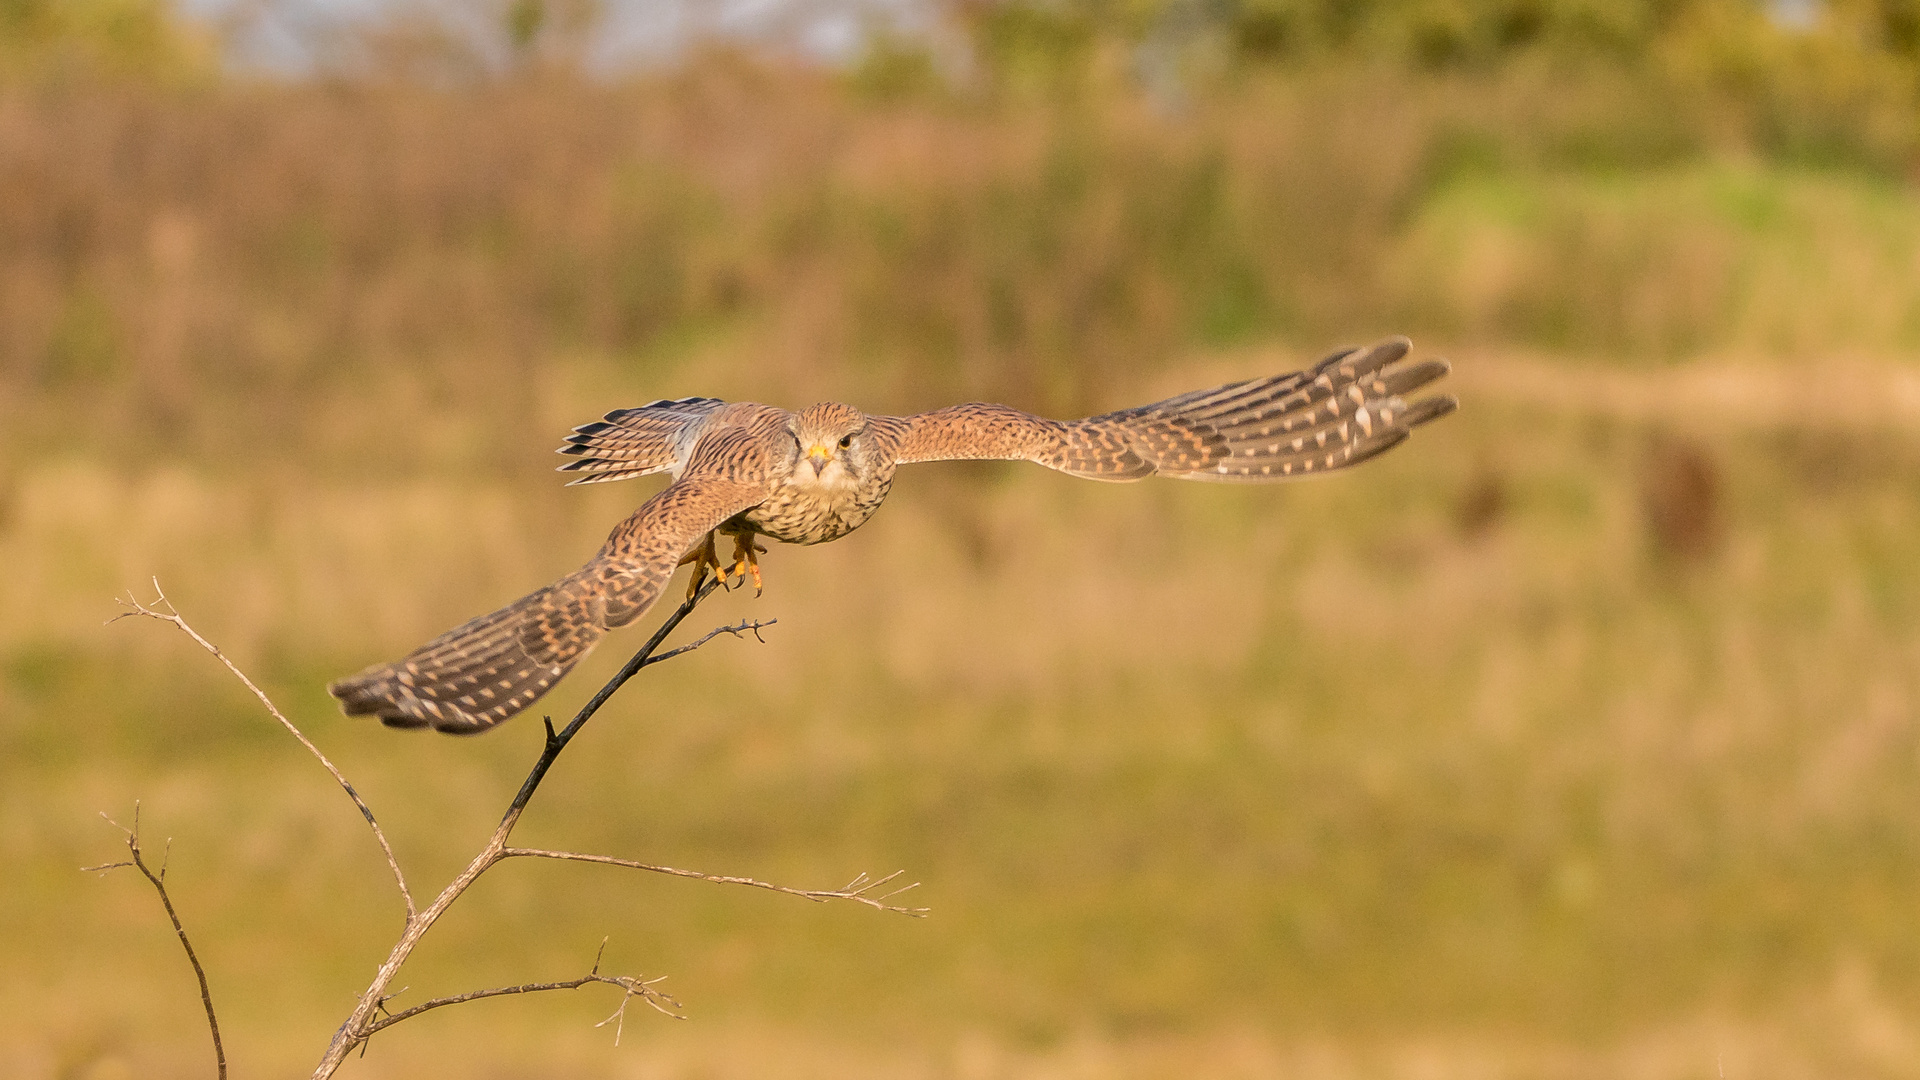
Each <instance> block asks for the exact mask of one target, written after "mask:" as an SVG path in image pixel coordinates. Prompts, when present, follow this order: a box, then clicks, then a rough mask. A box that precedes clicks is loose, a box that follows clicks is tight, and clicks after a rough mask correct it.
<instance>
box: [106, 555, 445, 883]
mask: <svg viewBox="0 0 1920 1080" xmlns="http://www.w3.org/2000/svg"><path fill="white" fill-rule="evenodd" d="M153 591H154V594H155V595H156V596H158V597H159V600H158V601H157V603H161V604H165V605H166V607H167V610H166V611H158V610H156V609H154V608H151V607H148V606H147V605H145V604H142V603H141V602H140V601H139V600H137V599H135V598H134V595H133V592H132V590H128V592H127V597H126V599H124V600H122V601H120V603H121V604H122V605H123V606H125V607H127V608H128V609H129V610H127V611H123V612H121V613H120V614H118V615H115V616H114V617H113V618H111V619H108V620H107V622H109V623H114V622H118V621H119V620H121V619H125V618H128V617H130V616H134V615H144V616H146V617H147V618H149V619H159V620H160V621H161V622H170V623H172V624H173V625H175V626H177V627H179V628H180V629H181V630H182V631H184V632H185V633H186V635H187V636H188V637H190V638H192V639H193V640H195V641H197V642H199V643H200V647H201V648H203V649H205V650H207V651H208V652H210V653H212V654H213V655H214V658H215V659H217V660H219V661H220V662H221V663H222V664H225V665H226V666H227V670H228V671H231V672H233V676H234V678H236V679H239V680H240V682H241V683H243V684H244V685H245V686H246V688H247V689H249V690H251V691H253V696H254V697H257V698H259V699H260V704H262V705H265V706H266V707H267V712H269V713H271V714H273V718H274V719H275V720H278V721H280V726H281V727H283V728H286V729H287V731H288V732H289V733H290V734H292V735H293V737H294V738H296V739H298V740H300V745H301V746H304V747H306V748H307V752H308V753H310V754H312V755H313V756H314V757H316V758H319V759H320V764H322V765H324V766H326V769H327V772H328V773H330V774H332V776H333V779H334V781H335V782H336V783H338V784H339V785H340V788H341V790H343V791H345V792H346V793H347V798H349V799H352V800H353V805H355V806H357V807H359V808H360V816H361V817H363V818H366V819H367V827H368V828H370V829H372V830H373V838H374V839H375V840H377V841H379V842H380V851H381V853H382V854H384V855H385V856H386V857H387V869H389V870H391V871H393V883H394V884H395V885H397V886H399V888H400V899H401V900H403V901H404V902H405V903H406V905H407V919H408V920H409V921H411V920H412V919H413V917H414V914H415V911H414V905H413V893H412V892H411V891H410V890H409V889H408V888H407V876H406V875H405V874H403V873H401V872H400V860H398V859H396V858H394V856H393V845H391V844H389V843H387V834H386V833H385V832H383V831H381V829H380V823H379V822H378V821H375V820H374V819H373V811H372V810H371V809H370V808H368V806H367V801H366V800H365V799H362V798H361V797H360V793H359V792H358V791H355V790H354V789H353V785H352V784H351V783H349V782H348V781H347V778H346V775H345V774H344V773H342V772H341V771H340V770H339V769H338V768H335V767H334V764H333V762H332V761H330V760H328V759H327V755H325V754H323V753H321V752H320V748H319V747H317V746H315V745H313V740H311V739H309V738H307V736H306V733H305V732H303V731H301V730H300V729H299V728H298V727H295V726H294V723H293V721H291V720H289V719H287V717H286V714H284V713H282V712H281V711H280V709H279V707H278V706H276V705H275V704H274V703H273V699H271V698H269V697H267V695H266V692H265V691H263V690H261V689H260V688H259V687H258V686H255V685H254V684H253V680H252V679H249V678H247V674H246V672H244V671H241V670H240V669H239V668H238V667H236V666H235V665H234V662H233V661H231V660H229V659H227V654H226V653H223V652H221V651H220V647H219V646H218V645H215V644H214V643H213V642H211V641H208V640H207V639H206V638H203V637H201V636H200V632H199V631H198V630H195V629H194V628H193V627H191V626H188V625H187V620H185V619H183V618H181V617H180V612H179V610H178V609H176V608H175V607H174V606H173V601H171V600H169V599H167V594H166V593H165V592H164V591H162V590H161V588H160V579H159V578H154V579H153Z"/></svg>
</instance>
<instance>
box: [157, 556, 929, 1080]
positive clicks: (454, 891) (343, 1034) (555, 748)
mask: <svg viewBox="0 0 1920 1080" xmlns="http://www.w3.org/2000/svg"><path fill="white" fill-rule="evenodd" d="M721 587H722V585H721V582H720V581H719V579H718V578H713V579H709V580H707V581H705V582H703V583H702V584H701V585H700V587H699V588H698V589H697V590H696V591H695V592H694V593H693V594H692V595H690V596H688V597H687V599H686V602H684V603H682V604H681V605H680V606H679V607H678V608H676V609H675V610H674V612H673V613H672V614H671V615H669V616H667V618H666V620H665V621H664V622H662V623H661V624H660V627H659V628H658V629H657V630H656V631H655V632H654V634H653V636H652V637H650V638H648V639H647V642H646V644H644V645H642V646H641V647H640V651H639V652H637V653H635V654H634V655H633V657H632V658H631V659H630V660H628V661H627V663H626V664H625V665H624V666H623V667H622V668H621V669H620V671H619V672H618V673H616V674H615V675H614V677H613V678H612V679H611V680H610V681H608V683H607V684H606V685H605V686H603V687H601V688H600V690H599V692H598V693H596V694H594V696H593V697H592V699H591V700H589V701H588V702H587V703H586V705H584V706H582V707H581V709H580V711H579V712H578V713H576V714H575V715H574V718H573V720H572V721H571V722H570V723H568V724H567V726H566V727H565V728H563V729H561V730H560V731H558V732H556V731H554V729H553V719H552V717H546V718H545V722H546V728H547V738H546V744H545V746H544V748H543V749H542V751H541V754H540V759H539V760H538V761H536V762H535V763H534V766H533V769H532V771H531V772H529V773H528V774H527V779H526V781H525V782H524V783H522V784H521V786H520V790H519V792H518V793H516V794H515V795H514V797H513V801H512V802H511V803H510V804H509V805H508V807H507V812H506V814H505V815H504V816H503V817H502V818H501V820H500V824H499V826H498V827H497V828H495V830H494V833H493V836H492V838H491V839H489V840H488V842H487V845H486V847H485V848H483V849H482V850H481V852H480V854H479V855H477V856H476V857H475V858H474V860H473V861H472V862H471V863H469V864H468V865H467V868H466V869H465V870H463V871H461V873H460V874H459V876H458V877H456V878H454V880H453V881H452V882H450V883H449V884H448V885H447V887H446V888H445V889H443V890H441V892H440V894H439V895H438V896H436V897H435V898H434V900H433V902H432V903H431V904H429V905H428V906H427V907H426V908H425V909H424V910H420V909H416V907H415V905H414V901H413V896H412V894H411V893H410V892H408V890H407V885H406V878H405V876H404V875H402V874H401V872H400V864H399V862H398V861H397V860H396V859H395V858H394V856H393V849H392V847H391V846H390V845H389V844H388V843H387V838H386V835H385V833H383V832H382V831H381V829H380V825H379V823H378V822H377V821H375V820H374V817H373V812H372V810H370V809H368V807H367V804H366V802H365V801H364V800H362V799H361V798H360V795H359V793H358V792H356V791H355V790H354V789H353V785H352V784H350V783H348V782H347V779H346V777H345V776H344V775H342V774H341V772H340V770H339V769H337V768H335V767H334V765H333V763H332V762H331V761H329V760H327V757H326V755H325V754H322V753H321V752H320V749H319V748H318V747H316V746H314V745H313V743H312V742H311V741H310V740H308V739H307V737H306V735H305V734H304V733H302V732H301V731H300V729H299V728H297V727H295V726H294V724H293V722H292V721H290V720H288V719H287V718H286V716H285V715H284V714H282V713H281V712H280V710H279V709H278V708H276V707H275V706H274V704H273V702H272V701H271V700H270V699H269V698H268V697H267V695H266V694H265V693H264V692H262V691H261V690H260V688H259V687H257V686H255V685H254V683H253V680H251V679H249V678H247V676H246V674H245V673H244V672H242V671H241V670H240V669H239V668H238V667H236V666H235V665H234V663H233V661H231V660H229V659H227V657H226V655H225V654H224V653H222V652H221V651H220V649H219V648H218V647H216V646H215V645H214V644H213V643H211V642H209V641H208V640H207V639H206V638H204V637H201V636H200V634H199V633H198V632H197V631H195V630H194V629H193V627H191V626H189V625H187V622H186V620H185V619H183V618H181V616H180V614H179V612H178V611H177V610H174V608H173V604H172V602H171V601H169V600H167V598H166V594H165V593H163V592H161V591H160V583H159V581H157V580H156V581H155V582H154V591H155V592H156V594H158V595H159V598H160V600H159V602H160V603H164V604H166V606H167V609H168V610H167V611H164V612H163V611H158V610H155V609H153V608H150V607H148V606H146V605H143V604H141V603H140V602H139V601H137V600H134V599H132V598H131V597H129V598H128V599H127V600H125V601H122V602H123V603H125V604H126V605H127V606H128V607H129V608H131V609H132V610H130V611H128V612H126V614H127V615H144V616H147V617H149V618H154V619H159V620H161V621H163V622H170V623H173V624H174V625H175V626H177V627H179V628H180V629H181V630H182V631H184V632H185V633H186V634H187V635H188V636H189V637H191V638H192V639H193V640H194V641H196V642H198V643H199V644H200V646H201V647H202V648H204V649H206V650H207V651H208V652H210V653H212V654H213V655H214V656H215V657H216V658H217V659H219V661H220V662H221V663H222V664H225V665H226V667H227V670H228V671H231V672H233V674H234V676H235V677H236V678H238V679H239V680H240V681H241V682H242V683H243V684H244V685H245V686H246V687H247V689H249V690H251V691H253V694H254V696H255V697H257V698H259V699H260V701H261V703H262V704H264V705H265V706H266V707H267V711H268V712H269V713H271V714H272V715H273V717H274V719H276V720H278V721H279V722H280V724H281V725H282V726H283V727H285V728H286V729H287V730H288V731H289V732H291V733H292V734H293V736H294V738H296V739H298V740H300V744H301V745H302V746H305V747H306V748H307V749H308V750H309V751H310V752H311V753H312V754H313V755H314V757H316V758H318V759H319V760H320V763H321V764H322V765H324V766H326V769H327V771H328V772H329V773H330V774H332V776H333V778H334V780H336V781H337V782H338V783H339V784H340V787H341V788H342V789H343V790H344V791H346V793H347V795H348V797H350V798H351V799H352V800H353V803H354V805H355V806H357V807H359V809H360V814H361V816H362V817H364V818H365V819H366V821H367V824H368V826H369V827H371V828H372V830H373V834H374V837H375V838H376V839H377V840H378V841H379V843H380V848H381V850H382V851H383V852H385V853H386V856H387V865H388V867H389V869H391V870H392V871H393V877H394V882H395V883H396V884H397V885H398V886H399V887H400V892H401V895H402V897H403V898H405V900H406V904H407V919H406V926H405V929H404V930H403V931H402V933H401V936H400V940H399V941H398V942H397V943H395V945H394V947H393V951H392V952H390V953H389V954H388V955H387V959H386V961H385V962H384V963H382V964H381V965H380V968H379V970H378V971H377V972H376V973H375V975H374V979H373V982H372V984H371V985H369V986H368V987H367V990H366V992H365V993H364V994H362V995H361V997H360V999H359V1001H358V1003H357V1004H356V1005H355V1008H354V1011H353V1013H352V1015H350V1016H349V1017H348V1018H347V1021H346V1023H344V1024H342V1025H340V1028H339V1030H338V1031H336V1032H335V1033H334V1036H333V1041H332V1042H331V1043H330V1044H329V1045H328V1047H327V1053H326V1055H325V1056H324V1057H323V1058H322V1059H321V1061H320V1064H319V1065H318V1066H317V1067H316V1068H315V1069H314V1072H313V1075H314V1077H315V1078H316V1080H323V1078H326V1077H330V1076H332V1075H333V1073H334V1072H335V1071H336V1070H337V1069H338V1068H339V1067H340V1064H341V1062H343V1061H344V1060H345V1059H346V1056H347V1054H349V1053H351V1052H352V1051H353V1049H354V1048H355V1047H364V1046H365V1045H366V1043H367V1040H368V1039H369V1038H370V1037H371V1036H372V1035H373V1034H374V1033H375V1032H377V1031H381V1030H383V1029H385V1028H388V1027H391V1026H393V1025H394V1024H396V1023H399V1022H400V1021H401V1020H405V1019H408V1018H410V1017H413V1016H418V1015H419V1014H420V1013H423V1012H426V1011H428V1010H430V1009H437V1008H440V1007H442V1006H445V1005H455V1004H459V1003H461V1002H465V1001H477V1000H479V999H481V998H488V997H499V996H501V995H505V994H525V993H535V992H539V991H543V990H561V989H574V988H578V987H581V986H586V985H588V984H590V983H606V984H608V985H612V986H618V987H620V988H621V989H622V990H624V991H625V994H624V995H623V996H622V997H621V1000H620V1006H619V1008H618V1009H616V1010H615V1011H614V1013H613V1015H612V1016H609V1017H608V1018H607V1019H606V1020H603V1021H601V1023H602V1024H606V1023H611V1022H614V1021H619V1022H620V1023H621V1024H622V1025H624V1023H625V1016H626V1006H627V1002H629V1001H630V1000H632V999H633V998H635V997H639V998H642V999H644V1000H645V1001H646V1002H647V1003H648V1004H649V1005H652V1006H653V1007H654V1008H655V1009H658V1010H660V1011H661V1012H663V1013H666V1014H667V1015H669V1016H677V1015H679V1014H678V1013H676V1012H674V1009H676V1008H678V1002H676V1001H674V1000H673V999H672V998H671V997H669V996H667V995H666V994H664V993H661V992H660V991H658V990H655V989H654V988H653V984H654V983H656V982H658V981H659V980H658V979H653V980H641V979H636V978H634V977H632V976H626V975H602V974H600V961H599V959H598V958H597V957H596V958H595V960H594V966H593V969H592V971H590V972H589V973H588V974H587V975H585V976H583V977H581V978H579V979H569V980H563V981H560V982H551V983H524V984H522V985H520V986H503V987H496V988H493V989H488V990H477V991H473V992H471V993H467V994H459V995H455V996H453V997H447V998H435V999H433V1000H431V1001H428V1002H425V1003H423V1004H421V1005H416V1006H414V1007H413V1008H411V1009H407V1010H405V1011H403V1012H400V1013H395V1014H391V1015H385V1016H382V1017H380V1018H378V1019H376V1014H380V1013H384V1012H385V1006H386V1002H387V1000H388V998H389V997H391V995H388V994H386V993H385V990H386V988H387V986H388V985H389V984H390V983H391V982H392V981H393V978H394V976H395V975H397V974H398V973H399V969H400V967H401V965H402V964H404V963H405V962H406V959H407V957H408V956H409V955H411V954H412V952H413V949H414V946H415V945H417V944H418V943H419V941H420V938H421V937H422V936H423V935H425V933H426V932H427V930H428V929H430V928H431V927H432V926H433V924H434V923H435V922H436V921H438V920H439V918H440V916H441V915H442V914H444V913H445V912H446V910H447V908H448V907H449V906H450V905H452V903H453V902H454V901H455V900H456V899H458V898H459V897H460V896H461V894H463V893H465V892H466V890H467V888H468V887H469V886H471V885H472V884H473V882H474V881H475V880H476V879H478V878H479V876H480V875H481V874H483V873H485V872H486V871H487V870H488V869H489V868H491V867H492V866H493V865H494V864H496V863H498V862H500V861H501V860H502V859H507V858H514V857H532V858H549V859H562V860H569V861H576V862H597V863H604V864H607V865H612V866H624V867H629V868H632V869H640V870H652V871H655V872H658V873H664V874H672V875H675V876H678V877H690V878H698V879H700V880H703V881H712V882H717V883H721V884H735V885H747V886H751V887H755V888H761V889H769V890H772V891H774V892H783V893H787V894H789V895H793V896H802V897H805V898H807V899H810V900H815V901H826V900H852V901H855V902H856V903H861V904H866V905H868V906H869V907H874V908H878V909H880V910H883V911H893V912H898V913H900V914H905V915H916V916H917V915H922V914H924V913H925V911H926V909H924V908H906V907H899V906H896V905H892V904H888V903H886V902H885V901H886V900H887V899H889V898H891V897H893V896H896V895H898V894H899V893H902V892H905V891H906V890H907V889H911V888H913V887H914V886H913V885H907V886H904V887H903V888H900V889H895V890H893V891H892V892H889V893H885V894H883V895H881V896H878V897H875V896H871V895H869V894H870V893H872V892H873V891H874V890H875V889H878V888H880V887H882V886H884V885H886V884H888V883H889V882H891V881H893V880H895V879H896V878H898V877H899V876H900V875H899V873H897V872H896V873H893V874H889V875H888V876H886V877H884V878H880V879H878V880H873V879H869V878H868V876H867V875H866V874H861V875H860V876H859V877H856V878H855V879H854V880H853V881H852V882H850V883H849V884H848V885H847V887H846V888H844V889H837V890H806V889H792V888H787V887H785V886H780V885H771V884H768V883H767V882H763V881H757V880H754V879H752V878H742V877H728V876H723V875H718V874H704V873H700V872H697V871H692V870H680V869H676V868H674V867H670V866H654V865H651V864H648V863H640V862H635V861H632V860H627V859H615V858H611V857H604V856H597V855H584V854H579V853H575V852H563V851H545V850H542V849H537V848H510V847H508V846H507V838H508V836H509V835H510V834H511V833H512V831H513V827H514V825H515V824H516V823H518V821H519V820H520V815H521V814H522V813H523V812H524V811H525V810H526V807H527V803H528V802H529V801H531V800H532V798H533V794H534V792H535V791H536V790H538V788H539V786H540V782H541V781H542V780H543V779H545V777H546V775H547V771H548V770H549V769H550V768H552V766H553V763H554V760H555V759H556V758H558V757H559V755H560V751H562V750H564V749H566V746H567V744H568V743H569V742H570V741H572V739H573V737H574V735H575V734H577V733H578V732H579V730H580V728H581V726H582V725H584V724H585V723H586V722H587V721H588V720H589V719H591V718H592V717H593V714H594V713H596V712H598V711H599V709H600V707H601V706H602V705H604V704H606V702H607V699H608V698H610V697H612V696H613V694H614V692H615V691H616V690H618V689H620V687H621V686H622V685H624V684H625V683H626V682H627V680H629V679H631V678H632V677H633V676H634V675H636V674H638V673H639V671H640V669H641V668H644V667H646V666H648V665H649V664H657V663H660V662H661V661H663V660H670V659H672V658H674V657H676V656H680V655H682V654H683V653H688V652H692V651H693V650H694V649H697V648H699V647H700V646H702V645H704V644H706V643H707V642H709V641H711V640H713V639H714V638H715V637H718V636H719V635H721V634H732V635H734V636H736V637H738V636H739V635H741V634H745V633H751V634H753V635H754V637H755V638H756V639H757V638H759V636H760V630H761V629H762V628H764V627H767V626H771V625H772V624H773V620H768V621H766V622H749V621H747V620H742V621H741V622H740V624H739V625H737V626H722V627H719V628H717V629H715V630H712V631H710V632H708V633H707V634H706V635H705V636H703V637H701V638H699V639H697V640H695V641H692V642H689V643H688V644H686V645H682V646H679V647H678V648H674V649H669V650H668V651H666V652H664V653H658V654H656V653H655V652H654V650H656V649H658V648H659V647H660V644H661V642H663V641H665V640H666V638H667V635H668V634H670V633H672V632H673V631H674V630H675V629H676V628H677V627H678V626H679V625H680V623H681V622H682V621H684V620H685V619H686V617H687V616H688V615H689V614H691V613H692V612H693V609H694V608H695V607H696V606H698V605H699V603H700V602H701V601H702V600H705V599H706V598H707V597H708V596H710V595H712V593H713V591H714V590H715V589H717V588H721ZM122 617H124V616H122ZM169 914H171V905H169ZM175 925H176V926H178V925H179V924H178V920H176V921H175ZM184 940H185V935H184V933H183V934H182V941H183V942H184ZM604 948H605V945H604V943H603V944H602V949H603V950H604ZM189 953H191V950H190V949H189ZM194 966H195V969H196V970H198V968H199V963H198V961H197V960H196V961H195V965H194ZM203 986H204V979H203ZM203 997H204V993H203ZM207 1007H208V1019H209V1020H210V1021H211V1020H212V1002H211V999H207ZM618 1030H619V1029H618V1028H616V1035H615V1041H616V1042H617V1041H618V1038H619V1036H618ZM216 1038H217V1034H216ZM223 1075H224V1074H223Z"/></svg>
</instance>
